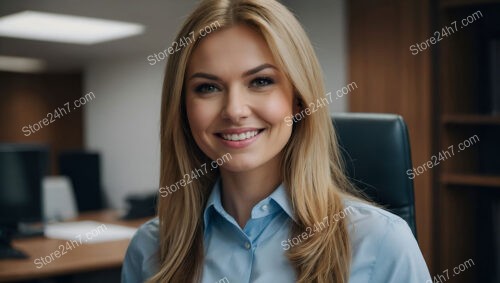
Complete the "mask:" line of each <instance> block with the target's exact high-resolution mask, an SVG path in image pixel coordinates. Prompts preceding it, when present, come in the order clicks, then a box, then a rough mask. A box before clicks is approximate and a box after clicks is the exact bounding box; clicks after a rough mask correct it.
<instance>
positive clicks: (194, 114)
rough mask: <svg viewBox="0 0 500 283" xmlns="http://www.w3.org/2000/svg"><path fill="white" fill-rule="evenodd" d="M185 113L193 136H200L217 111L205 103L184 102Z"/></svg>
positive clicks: (195, 101)
mask: <svg viewBox="0 0 500 283" xmlns="http://www.w3.org/2000/svg"><path fill="white" fill-rule="evenodd" d="M186 112H187V116H188V120H189V126H190V127H191V131H192V133H193V136H198V135H200V134H201V132H202V131H204V130H206V129H207V128H208V126H209V125H210V123H211V122H212V121H213V120H214V118H215V117H216V116H217V111H216V110H215V107H213V105H212V106H211V105H207V103H204V102H203V101H199V100H198V101H197V100H188V101H186Z"/></svg>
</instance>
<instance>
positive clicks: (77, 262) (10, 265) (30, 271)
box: [0, 211, 148, 282]
mask: <svg viewBox="0 0 500 283" xmlns="http://www.w3.org/2000/svg"><path fill="white" fill-rule="evenodd" d="M80 220H93V221H97V222H102V223H109V224H118V225H124V226H129V227H134V228H137V227H139V226H140V225H141V224H142V223H144V222H146V221H147V220H148V219H139V220H132V221H123V220H119V219H118V213H117V212H115V211H101V212H93V213H82V214H81V215H80V216H79V217H78V218H77V219H74V220H73V221H80ZM129 241H130V240H128V239H126V240H118V241H112V242H104V243H94V244H85V243H83V242H82V243H81V244H80V245H78V246H76V247H74V248H72V249H71V250H69V249H68V250H67V252H66V253H65V254H64V255H60V257H59V258H56V257H54V259H55V260H54V261H52V262H50V263H48V264H41V263H38V264H35V262H34V261H35V260H36V259H37V258H40V257H46V256H49V255H50V254H51V253H54V252H56V251H58V250H59V251H61V249H60V248H59V246H60V245H66V243H67V242H68V241H67V240H55V239H48V238H45V237H36V238H28V239H18V240H15V241H13V246H14V247H15V248H16V249H19V250H22V251H24V252H25V253H27V254H28V255H29V256H30V258H29V259H24V260H11V259H9V260H0V282H7V281H9V282H11V281H15V280H28V279H38V278H45V277H52V276H59V275H65V274H74V273H80V272H88V271H96V270H102V269H109V268H118V267H120V266H121V265H122V262H123V259H124V257H125V251H126V250H127V247H128V244H129ZM38 262H40V261H38ZM37 267H38V268H37Z"/></svg>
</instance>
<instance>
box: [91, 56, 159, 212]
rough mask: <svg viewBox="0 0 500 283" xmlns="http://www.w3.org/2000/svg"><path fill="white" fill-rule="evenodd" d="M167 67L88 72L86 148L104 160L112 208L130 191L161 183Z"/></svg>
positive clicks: (118, 64)
mask: <svg viewBox="0 0 500 283" xmlns="http://www.w3.org/2000/svg"><path fill="white" fill-rule="evenodd" d="M162 76H163V64H156V65H155V66H150V65H149V64H148V63H147V62H146V59H145V56H141V57H140V58H138V59H135V60H120V61H101V62H98V63H94V64H91V65H90V66H89V67H88V68H86V71H85V89H86V90H87V91H92V92H93V93H94V94H95V99H94V100H93V101H92V102H91V103H88V104H87V105H85V108H84V110H85V111H84V113H85V114H84V123H85V145H86V147H87V148H89V149H92V150H98V151H99V152H101V154H102V156H101V158H102V171H101V173H102V179H103V187H104V188H105V191H106V197H107V199H108V200H109V204H110V205H111V206H112V207H115V208H116V207H122V205H123V201H124V200H123V199H124V196H126V195H127V194H129V193H132V192H144V191H155V190H156V188H157V187H158V185H157V184H158V178H159V174H158V172H159V166H160V162H159V160H160V158H159V131H160V127H159V126H160V118H159V117H160V101H161V87H162V79H163V78H162Z"/></svg>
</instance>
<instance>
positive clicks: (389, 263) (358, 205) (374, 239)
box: [344, 199, 430, 283]
mask: <svg viewBox="0 0 500 283" xmlns="http://www.w3.org/2000/svg"><path fill="white" fill-rule="evenodd" d="M344 205H345V208H344V211H345V215H346V217H347V225H348V231H349V236H350V240H351V245H352V273H351V279H353V280H352V282H410V283H413V282H426V280H428V279H429V278H430V275H429V271H428V269H427V265H426V263H425V260H424V258H423V256H422V253H421V251H420V248H419V246H418V243H417V241H416V239H415V237H414V236H413V233H412V231H411V229H410V227H409V226H408V224H407V223H406V221H405V220H403V219H402V218H401V217H399V216H397V215H395V214H393V213H391V212H389V211H386V210H384V209H382V208H380V207H377V206H375V205H372V204H370V203H366V202H363V201H360V200H356V199H353V200H351V199H349V200H345V201H344ZM396 266H398V268H395V267H396Z"/></svg>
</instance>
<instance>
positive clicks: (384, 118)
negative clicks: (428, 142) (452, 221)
mask: <svg viewBox="0 0 500 283" xmlns="http://www.w3.org/2000/svg"><path fill="white" fill-rule="evenodd" d="M332 122H333V123H334V127H335V129H336V132H337V139H338V141H339V145H340V151H341V153H342V154H341V155H342V158H343V160H344V163H345V169H346V173H347V176H348V177H349V179H350V180H351V182H352V183H353V184H354V185H355V186H356V187H357V188H358V189H359V190H361V191H362V192H363V193H364V194H365V195H366V196H367V197H368V198H370V199H371V200H372V201H374V202H375V203H378V204H380V205H382V206H383V207H384V208H386V209H387V210H389V211H391V212H392V213H394V214H396V215H398V216H400V217H401V218H403V219H404V220H406V222H407V223H408V225H409V226H410V228H411V230H412V232H413V235H414V236H415V238H417V228H416V222H415V201H414V195H413V180H411V179H410V178H408V175H407V174H406V171H407V170H408V169H411V168H412V164H411V154H410V142H409V139H408V131H407V128H406V124H405V122H404V121H403V118H402V117H401V116H399V115H393V114H370V113H335V114H333V115H332Z"/></svg>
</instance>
